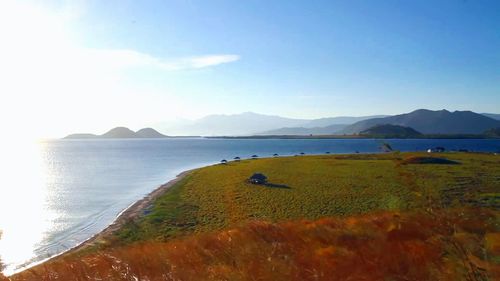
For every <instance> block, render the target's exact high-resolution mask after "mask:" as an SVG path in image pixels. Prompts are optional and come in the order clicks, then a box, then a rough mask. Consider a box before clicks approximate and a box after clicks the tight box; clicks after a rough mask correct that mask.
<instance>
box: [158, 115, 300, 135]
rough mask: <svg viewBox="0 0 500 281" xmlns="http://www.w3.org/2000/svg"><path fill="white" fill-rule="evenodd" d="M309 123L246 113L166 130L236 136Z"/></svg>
mask: <svg viewBox="0 0 500 281" xmlns="http://www.w3.org/2000/svg"><path fill="white" fill-rule="evenodd" d="M309 121H310V120H306V119H293V118H285V117H280V116H273V115H264V114H257V113H253V112H245V113H241V114H232V115H209V116H206V117H203V118H201V119H198V120H194V121H191V122H186V121H184V122H183V124H181V125H180V126H169V127H166V128H165V129H168V131H169V132H174V133H175V134H179V135H203V136H235V135H252V134H256V133H258V132H263V131H267V130H272V129H277V128H282V127H296V126H302V125H304V124H306V123H307V122H309ZM162 129H163V127H162Z"/></svg>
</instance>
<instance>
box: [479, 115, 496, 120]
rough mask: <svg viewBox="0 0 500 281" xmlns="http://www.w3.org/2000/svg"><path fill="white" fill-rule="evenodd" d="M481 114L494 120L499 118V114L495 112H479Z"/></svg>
mask: <svg viewBox="0 0 500 281" xmlns="http://www.w3.org/2000/svg"><path fill="white" fill-rule="evenodd" d="M481 114H482V115H484V116H486V117H490V118H492V119H495V120H500V114H496V113H481Z"/></svg>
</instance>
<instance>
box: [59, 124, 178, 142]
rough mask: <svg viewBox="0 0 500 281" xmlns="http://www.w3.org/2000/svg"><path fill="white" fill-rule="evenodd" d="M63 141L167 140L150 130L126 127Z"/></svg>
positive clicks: (75, 136)
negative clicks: (136, 129)
mask: <svg viewBox="0 0 500 281" xmlns="http://www.w3.org/2000/svg"><path fill="white" fill-rule="evenodd" d="M64 138H65V139H135V138H168V136H165V135H163V134H160V133H159V132H158V131H156V130H155V129H152V128H144V129H140V130H139V131H137V132H134V131H132V130H130V129H129V128H126V127H116V128H113V129H111V130H109V131H107V132H106V133H104V134H102V135H94V134H71V135H68V136H66V137H64Z"/></svg>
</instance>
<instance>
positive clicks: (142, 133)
mask: <svg viewBox="0 0 500 281" xmlns="http://www.w3.org/2000/svg"><path fill="white" fill-rule="evenodd" d="M135 133H136V135H137V136H138V137H140V138H150V139H154V138H166V137H167V136H165V135H164V134H161V133H160V132H158V131H157V130H155V129H153V128H143V129H140V130H139V131H137V132H135Z"/></svg>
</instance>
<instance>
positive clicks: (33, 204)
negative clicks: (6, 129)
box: [0, 141, 57, 274]
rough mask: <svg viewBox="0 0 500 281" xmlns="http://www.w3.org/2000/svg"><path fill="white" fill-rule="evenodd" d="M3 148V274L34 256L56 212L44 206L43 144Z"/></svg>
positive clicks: (0, 245) (0, 243)
mask: <svg viewBox="0 0 500 281" xmlns="http://www.w3.org/2000/svg"><path fill="white" fill-rule="evenodd" d="M3 150H4V151H2V154H1V155H2V160H1V168H2V170H3V171H4V172H3V173H2V174H3V175H2V183H3V186H2V187H1V188H0V214H1V215H0V229H1V230H2V237H1V239H0V258H1V259H2V262H3V264H4V265H5V266H6V269H5V271H4V272H5V273H7V274H8V273H9V272H10V271H12V270H14V268H15V267H16V266H17V265H21V264H23V263H24V262H26V261H27V260H30V259H31V258H33V257H34V256H35V255H36V254H35V253H34V249H35V248H36V245H37V243H39V242H40V241H41V240H42V239H43V235H44V233H45V232H46V231H47V230H48V229H50V228H51V221H53V219H54V218H55V217H56V216H57V214H54V213H51V212H49V211H48V209H47V208H46V206H45V202H46V198H47V185H46V182H47V178H48V177H50V171H49V170H48V169H47V167H46V165H45V159H44V157H45V155H44V143H41V142H19V141H16V142H11V143H10V144H9V145H7V147H4V149H3Z"/></svg>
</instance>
